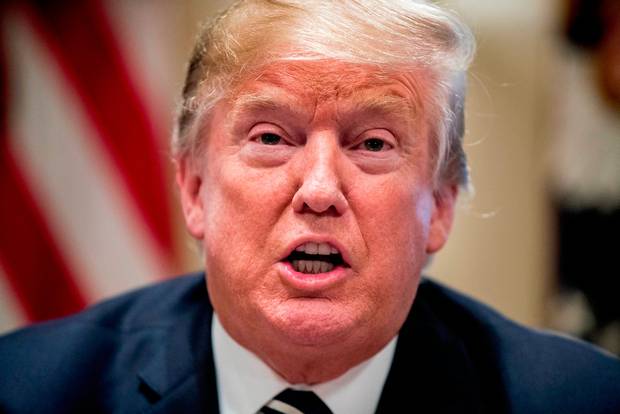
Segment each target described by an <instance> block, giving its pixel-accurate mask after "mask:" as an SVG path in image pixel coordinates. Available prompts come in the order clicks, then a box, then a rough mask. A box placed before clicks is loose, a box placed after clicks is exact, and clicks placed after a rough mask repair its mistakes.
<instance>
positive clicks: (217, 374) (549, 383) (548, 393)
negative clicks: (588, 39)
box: [0, 0, 620, 414]
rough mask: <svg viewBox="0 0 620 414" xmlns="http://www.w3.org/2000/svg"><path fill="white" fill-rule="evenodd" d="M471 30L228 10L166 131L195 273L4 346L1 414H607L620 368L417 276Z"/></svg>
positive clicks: (396, 16)
mask: <svg viewBox="0 0 620 414" xmlns="http://www.w3.org/2000/svg"><path fill="white" fill-rule="evenodd" d="M472 49H473V41H472V39H471V35H470V34H469V31H468V30H467V29H466V28H465V27H464V26H463V25H462V24H461V23H460V22H458V21H457V20H456V19H454V18H453V17H452V16H451V15H449V14H448V13H446V12H444V11H442V10H441V9H439V8H437V7H435V6H432V5H430V4H428V3H426V2H416V1H405V0H402V1H394V0H391V1H389V2H388V1H372V0H366V1H301V0H300V1H294V0H288V1H274V0H270V1H267V0H248V1H241V2H238V3H236V4H235V5H234V6H233V7H231V8H230V9H229V10H227V11H226V12H225V13H223V14H222V15H220V16H219V17H218V18H217V19H216V20H215V21H214V22H213V23H212V24H211V25H210V26H208V27H207V28H206V29H205V31H204V32H203V33H202V35H201V37H200V39H199V42H198V45H197V47H196V49H195V50H194V54H193V56H192V60H191V63H190V67H189V72H188V76H187V81H186V85H185V88H184V92H183V104H182V107H181V111H180V114H179V119H178V125H177V131H176V134H175V138H174V142H173V155H174V160H175V163H176V166H177V181H178V184H179V188H180V194H181V202H182V206H183V212H184V215H185V219H186V223H187V228H188V230H189V232H190V233H191V234H192V236H194V237H195V238H196V239H197V240H199V242H200V246H201V251H202V253H203V255H204V260H205V269H206V289H205V283H204V280H205V279H204V278H205V276H204V275H198V276H188V277H183V278H178V279H176V280H173V281H171V282H167V283H165V284H162V285H159V286H156V287H151V288H147V289H145V290H141V291H137V292H134V293H131V294H129V295H126V296H124V297H121V298H118V299H114V300H112V301H108V302H106V303H104V304H101V305H99V306H97V307H94V308H93V309H91V310H88V311H86V312H84V313H82V314H79V315H77V316H74V317H71V318H68V319H65V320H61V321H56V322H52V323H48V324H45V325H41V326H38V327H34V328H31V329H28V330H25V331H21V332H19V333H16V334H13V335H11V336H8V337H6V338H4V339H3V340H2V342H0V361H1V365H0V366H1V367H2V370H3V375H2V377H3V380H2V382H1V384H0V407H1V409H2V410H4V411H7V412H33V411H34V412H92V411H102V412H153V413H163V412H174V413H178V412H217V411H218V410H219V411H220V412H224V413H248V414H250V413H256V412H264V413H273V412H283V413H299V412H304V413H328V412H333V413H336V414H338V413H372V412H375V411H376V412H395V411H397V410H398V411H405V412H409V411H411V412H442V413H443V412H449V413H460V412H463V413H477V412H486V413H504V412H506V413H508V412H514V413H553V412H562V413H581V412H588V413H613V412H618V410H619V409H620V364H619V363H618V361H617V360H615V359H613V358H612V357H610V356H607V355H604V354H602V353H600V352H599V351H596V350H594V349H592V348H590V347H589V346H587V345H584V344H581V343H577V342H574V341H571V340H567V339H561V338H559V337H556V336H553V335H550V334H543V333H534V332H532V331H530V330H527V329H526V328H523V327H520V326H517V325H516V324H513V323H511V322H509V321H507V320H506V319H504V318H502V317H501V316H499V315H498V314H496V313H494V312H493V311H491V310H489V309H488V308H486V307H484V306H483V305H480V304H478V303H475V302H474V301H472V300H470V299H467V298H464V297H462V296H460V295H458V294H457V293H454V292H451V291H450V290H448V289H446V288H443V287H440V286H438V285H436V284H434V283H432V282H430V281H422V282H421V281H420V279H421V276H420V275H421V272H422V269H423V267H424V265H425V263H426V262H427V261H428V260H429V257H430V256H431V255H432V254H434V253H435V252H436V251H438V250H439V249H441V247H442V246H443V244H444V243H445V241H446V239H447V237H448V234H449V231H450V227H451V222H452V217H453V210H454V203H455V201H456V197H457V193H458V189H459V187H464V186H466V185H467V168H466V163H465V158H464V154H463V150H462V145H461V140H462V134H463V126H462V117H463V112H462V110H463V100H464V92H463V91H464V81H463V79H464V71H465V70H466V68H467V64H468V62H469V60H470V58H471V54H472Z"/></svg>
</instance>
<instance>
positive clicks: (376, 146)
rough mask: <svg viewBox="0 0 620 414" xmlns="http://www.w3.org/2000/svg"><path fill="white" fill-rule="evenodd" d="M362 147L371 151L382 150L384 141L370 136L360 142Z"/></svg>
mask: <svg viewBox="0 0 620 414" xmlns="http://www.w3.org/2000/svg"><path fill="white" fill-rule="evenodd" d="M362 145H363V147H364V149H366V150H368V151H372V152H379V151H382V150H383V149H384V148H385V147H386V143H385V141H383V140H382V139H379V138H370V139H367V140H365V141H364V142H363V143H362Z"/></svg>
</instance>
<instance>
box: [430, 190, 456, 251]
mask: <svg viewBox="0 0 620 414" xmlns="http://www.w3.org/2000/svg"><path fill="white" fill-rule="evenodd" d="M458 192H459V190H458V187H457V186H456V185H445V186H443V187H442V188H440V189H439V190H436V191H435V192H434V193H433V199H434V205H433V214H432V217H431V225H430V230H429V234H428V239H427V241H426V253H427V254H432V253H435V252H437V251H438V250H439V249H441V248H442V247H443V245H444V244H445V243H446V241H447V240H448V235H449V234H450V229H451V228H452V221H453V219H454V207H455V204H456V199H457V197H458Z"/></svg>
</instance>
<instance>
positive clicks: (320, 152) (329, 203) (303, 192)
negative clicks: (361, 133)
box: [293, 134, 349, 215]
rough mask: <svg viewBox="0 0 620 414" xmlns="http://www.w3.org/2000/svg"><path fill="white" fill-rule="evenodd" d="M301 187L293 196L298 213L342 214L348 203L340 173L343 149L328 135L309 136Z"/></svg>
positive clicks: (335, 139) (294, 208)
mask: <svg viewBox="0 0 620 414" xmlns="http://www.w3.org/2000/svg"><path fill="white" fill-rule="evenodd" d="M303 157H304V159H303V161H302V166H303V167H302V177H301V180H302V182H301V185H300V187H299V189H298V190H297V192H296V193H295V195H294V196H293V210H294V211H295V212H296V213H314V214H330V213H331V214H333V215H342V214H344V212H345V211H346V210H347V209H348V207H349V204H348V201H347V199H346V197H345V195H344V194H343V191H342V180H341V177H340V172H339V165H338V164H339V162H340V160H339V158H340V147H339V142H338V140H337V138H335V137H331V136H329V135H327V134H325V135H322V136H318V137H309V138H308V141H307V143H306V146H305V148H304V152H303Z"/></svg>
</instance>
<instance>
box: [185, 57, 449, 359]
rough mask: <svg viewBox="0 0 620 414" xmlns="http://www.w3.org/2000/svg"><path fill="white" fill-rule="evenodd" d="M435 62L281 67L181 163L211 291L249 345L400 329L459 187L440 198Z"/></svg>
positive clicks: (340, 339) (324, 345)
mask: <svg viewBox="0 0 620 414" xmlns="http://www.w3.org/2000/svg"><path fill="white" fill-rule="evenodd" d="M429 82H430V81H429V80H428V79H425V78H424V75H423V74H422V72H421V73H420V75H419V77H414V76H413V75H407V76H405V75H403V76H396V75H395V76H386V75H381V74H379V73H376V72H373V71H372V70H370V69H369V68H367V67H361V66H355V65H350V64H343V63H337V62H329V61H328V62H325V61H323V62H314V63H308V62H305V63H303V64H301V63H296V64H293V63H280V64H274V65H272V66H270V67H269V68H268V69H267V70H266V71H265V72H263V73H262V74H261V75H260V76H258V77H255V78H253V79H250V80H248V81H246V82H244V83H243V84H241V86H240V87H239V88H237V89H236V90H235V93H234V94H233V98H231V99H230V100H227V101H222V102H220V103H219V104H218V105H217V106H216V108H215V111H214V114H213V117H212V118H211V119H210V120H209V121H208V123H206V127H205V128H204V129H203V131H204V136H203V137H201V138H202V139H205V140H206V145H205V146H204V153H203V154H201V156H202V157H204V158H203V159H202V161H203V162H202V163H200V165H199V166H197V167H196V166H195V167H194V168H193V169H192V168H191V167H189V166H187V165H186V164H181V166H180V169H179V175H178V178H179V184H180V187H181V192H182V198H183V205H184V212H185V216H186V219H187V223H188V228H189V230H190V232H191V233H192V234H193V235H194V236H195V237H197V238H199V239H202V241H203V246H204V253H205V260H206V272H207V275H208V276H207V283H208V288H209V293H210V296H211V300H212V302H213V305H214V308H215V310H216V312H217V313H218V315H219V317H220V319H221V321H222V324H223V325H224V327H225V328H226V329H227V331H228V332H229V333H230V334H231V335H232V336H233V337H234V338H235V339H236V340H237V341H238V342H240V343H241V344H242V345H245V346H246V347H248V348H250V349H251V350H253V351H254V352H256V353H258V354H259V355H260V353H261V350H264V349H278V345H279V346H280V347H282V345H285V346H289V347H290V349H296V347H302V348H304V349H309V348H312V347H318V349H325V350H328V349H330V347H339V348H340V349H343V350H344V349H351V350H355V351H356V352H359V353H360V355H362V354H364V352H365V349H366V348H368V352H369V353H372V352H376V351H377V350H378V349H377V347H380V346H383V345H385V344H386V343H387V342H388V341H389V340H390V339H391V338H392V337H393V336H394V335H395V334H396V333H397V332H398V330H399V329H400V326H401V325H402V323H403V321H404V319H405V317H406V315H407V313H408V311H409V308H410V306H411V303H412V301H413V298H414V296H415V292H416V289H417V285H418V282H419V276H420V271H421V268H422V266H423V264H424V263H425V261H426V259H427V255H428V254H429V253H432V252H434V251H436V250H438V249H439V248H440V247H441V246H442V245H443V243H444V242H445V238H446V235H447V232H448V229H449V227H450V223H451V219H452V207H453V201H454V197H455V193H456V192H455V190H454V188H444V189H442V191H443V193H444V197H443V198H441V199H440V198H437V197H435V196H434V192H433V183H432V170H433V168H432V167H433V166H432V162H431V153H430V146H429V136H430V132H429V129H428V127H427V120H426V117H427V114H425V113H424V108H423V107H422V106H421V104H420V99H419V97H420V96H424V94H425V93H428V89H429V87H428V85H427V84H428V83H429Z"/></svg>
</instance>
